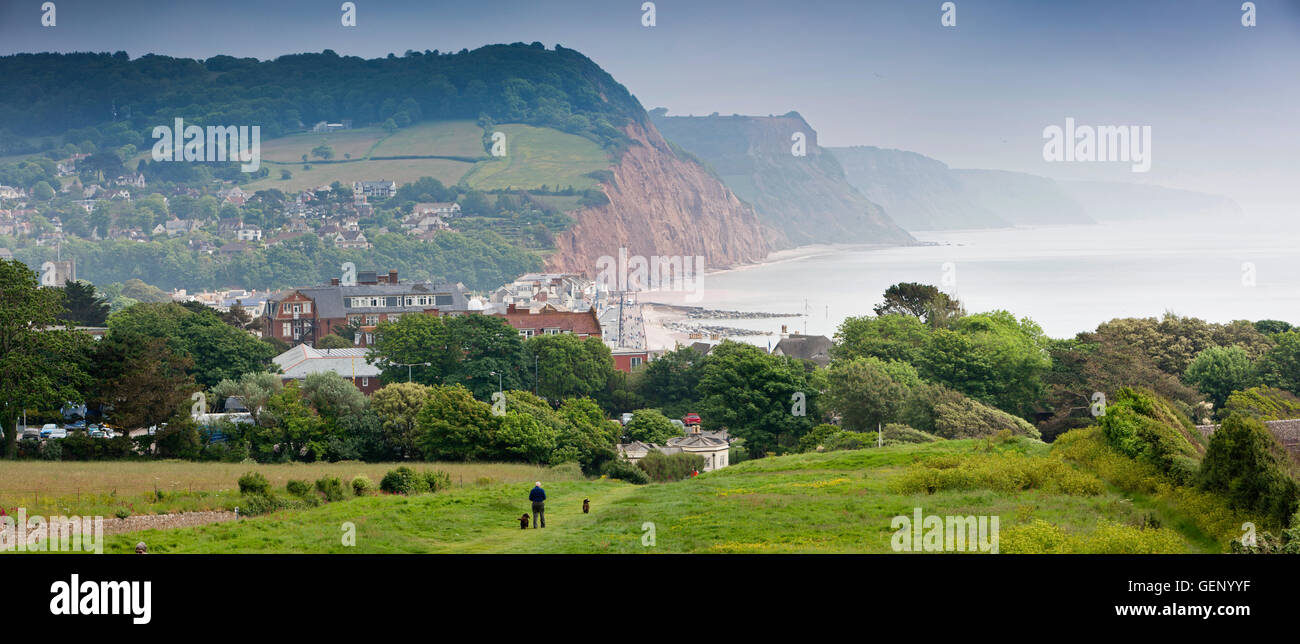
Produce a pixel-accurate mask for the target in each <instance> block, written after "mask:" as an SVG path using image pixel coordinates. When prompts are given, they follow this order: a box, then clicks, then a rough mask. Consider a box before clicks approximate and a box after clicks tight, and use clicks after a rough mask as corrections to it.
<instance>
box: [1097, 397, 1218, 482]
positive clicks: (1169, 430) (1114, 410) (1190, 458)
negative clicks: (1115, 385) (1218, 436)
mask: <svg viewBox="0 0 1300 644" xmlns="http://www.w3.org/2000/svg"><path fill="white" fill-rule="evenodd" d="M1098 424H1099V425H1101V430H1102V435H1103V436H1105V438H1106V442H1107V443H1109V444H1110V446H1111V447H1113V448H1115V450H1116V451H1118V452H1119V453H1121V454H1124V455H1125V456H1128V457H1130V458H1135V459H1138V460H1140V461H1144V462H1147V463H1150V464H1152V465H1154V466H1156V468H1157V469H1159V470H1160V471H1161V472H1165V473H1167V474H1169V475H1170V476H1171V477H1173V479H1174V480H1175V481H1176V482H1177V483H1179V484H1185V483H1189V482H1191V481H1192V479H1193V477H1194V475H1195V473H1196V469H1197V465H1196V458H1197V457H1198V456H1199V451H1198V449H1197V447H1198V446H1199V443H1196V442H1193V441H1198V440H1200V438H1201V435H1200V432H1199V431H1197V429H1196V428H1195V427H1194V426H1193V425H1192V423H1191V421H1189V420H1187V419H1186V418H1185V417H1183V416H1182V414H1180V413H1178V412H1177V411H1174V409H1173V408H1172V407H1171V406H1170V405H1169V403H1168V402H1167V401H1165V400H1164V399H1163V398H1160V397H1159V396H1157V395H1156V394H1153V393H1151V392H1149V391H1139V390H1135V389H1129V388H1127V387H1125V388H1123V389H1120V390H1119V391H1118V392H1117V393H1116V395H1115V402H1114V403H1112V404H1111V405H1110V406H1108V407H1107V408H1106V414H1105V415H1103V416H1101V417H1100V418H1099V419H1098Z"/></svg>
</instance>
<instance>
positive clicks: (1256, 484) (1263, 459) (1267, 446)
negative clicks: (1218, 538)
mask: <svg viewBox="0 0 1300 644" xmlns="http://www.w3.org/2000/svg"><path fill="white" fill-rule="evenodd" d="M1289 469H1290V461H1289V459H1288V457H1287V454H1286V450H1285V448H1283V447H1282V445H1281V444H1280V443H1278V442H1277V439H1276V438H1274V437H1273V435H1272V434H1271V433H1269V431H1268V430H1267V429H1266V428H1265V427H1264V424H1263V423H1262V422H1261V421H1259V420H1258V419H1256V418H1253V417H1250V416H1245V415H1241V414H1232V415H1231V416H1228V418H1227V419H1226V420H1224V421H1223V424H1222V425H1220V426H1219V429H1218V430H1217V431H1215V432H1214V435H1213V436H1211V437H1210V447H1209V449H1208V450H1206V452H1205V460H1204V461H1203V463H1202V466H1201V487H1203V488H1205V489H1207V490H1212V491H1216V492H1220V493H1223V494H1225V495H1226V496H1227V497H1228V499H1229V501H1230V502H1231V503H1232V505H1233V507H1237V508H1241V509H1246V510H1253V511H1256V512H1262V513H1264V514H1265V515H1267V516H1268V517H1269V519H1270V521H1272V522H1273V523H1276V524H1278V525H1287V524H1288V523H1290V521H1291V515H1292V514H1294V513H1295V511H1296V506H1297V504H1300V488H1298V487H1297V485H1296V482H1295V480H1294V479H1292V478H1291V476H1290V475H1289V472H1288V470H1289Z"/></svg>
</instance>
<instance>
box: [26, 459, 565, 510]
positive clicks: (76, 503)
mask: <svg viewBox="0 0 1300 644" xmlns="http://www.w3.org/2000/svg"><path fill="white" fill-rule="evenodd" d="M407 465H408V466H409V467H411V468H412V469H415V470H417V471H422V470H431V469H437V470H442V471H445V472H447V473H448V474H450V475H451V479H452V484H453V485H475V484H476V482H477V481H478V480H479V479H481V478H488V479H491V480H493V481H497V482H502V483H526V482H527V483H531V482H532V481H536V480H537V479H539V478H543V477H550V478H554V476H555V475H554V474H553V473H552V472H551V470H549V469H548V468H545V467H535V466H531V465H522V464H515V463H411V464H407ZM396 466H397V464H394V463H360V462H344V463H286V464H280V465H245V464H241V463H191V462H188V461H125V462H110V461H102V462H75V461H69V462H58V461H0V508H4V509H5V511H6V512H9V513H11V514H12V513H13V512H14V510H15V509H16V508H18V507H25V508H27V511H28V513H30V514H41V515H54V514H60V513H62V514H81V515H88V516H94V515H102V516H105V517H111V516H113V515H114V512H116V511H117V509H118V508H127V509H128V510H130V511H131V513H132V514H154V513H164V512H180V511H184V512H193V511H198V510H231V509H234V507H235V506H237V505H239V501H240V495H239V486H238V480H239V476H240V475H241V474H243V473H244V472H247V471H249V470H257V471H258V472H261V473H262V474H263V475H265V476H266V478H267V480H268V481H270V482H271V485H272V486H273V487H274V488H276V489H279V490H283V489H284V484H285V483H286V482H288V481H289V480H290V479H299V480H306V481H315V480H316V479H318V478H321V477H323V476H337V477H339V478H341V479H343V482H344V484H345V485H346V484H348V483H349V482H350V481H351V480H352V479H353V478H354V477H356V476H360V475H364V476H368V477H370V479H371V481H373V482H374V483H375V484H378V483H379V480H380V479H381V478H383V476H384V473H385V472H387V471H388V470H391V469H393V468H394V467H396ZM158 493H161V494H158Z"/></svg>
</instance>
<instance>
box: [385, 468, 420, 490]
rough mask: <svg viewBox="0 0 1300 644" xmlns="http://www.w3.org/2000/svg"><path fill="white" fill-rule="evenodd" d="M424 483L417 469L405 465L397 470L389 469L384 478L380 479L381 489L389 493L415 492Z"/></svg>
mask: <svg viewBox="0 0 1300 644" xmlns="http://www.w3.org/2000/svg"><path fill="white" fill-rule="evenodd" d="M417 480H418V481H419V482H418V483H417ZM424 485H425V483H424V481H423V480H420V477H419V475H417V474H416V473H415V470H412V469H411V468H409V467H407V466H405V465H403V466H401V467H399V468H397V469H395V470H389V471H388V473H387V474H384V478H383V479H382V480H380V481H379V489H380V490H383V491H384V492H387V493H389V494H414V493H416V492H418V491H419V488H420V487H423V486H424Z"/></svg>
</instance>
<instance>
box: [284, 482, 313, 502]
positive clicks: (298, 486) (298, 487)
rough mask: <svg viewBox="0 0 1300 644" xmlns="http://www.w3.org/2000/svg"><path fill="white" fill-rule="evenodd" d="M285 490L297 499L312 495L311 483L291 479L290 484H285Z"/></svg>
mask: <svg viewBox="0 0 1300 644" xmlns="http://www.w3.org/2000/svg"><path fill="white" fill-rule="evenodd" d="M284 490H285V491H286V492H288V493H289V494H292V495H293V496H296V497H300V498H302V497H306V496H307V495H308V494H311V483H308V482H306V481H300V480H298V479H290V480H289V482H288V483H285V484H284Z"/></svg>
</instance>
